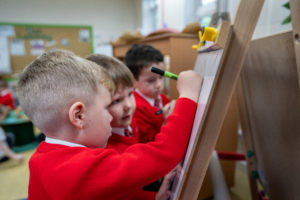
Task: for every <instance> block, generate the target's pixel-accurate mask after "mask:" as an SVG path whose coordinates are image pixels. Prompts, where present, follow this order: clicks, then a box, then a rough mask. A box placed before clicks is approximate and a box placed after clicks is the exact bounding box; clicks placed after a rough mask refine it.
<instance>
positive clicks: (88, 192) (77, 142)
mask: <svg viewBox="0 0 300 200" xmlns="http://www.w3.org/2000/svg"><path fill="white" fill-rule="evenodd" d="M191 79H193V82H192V83H191V81H190V80H191ZM201 82H202V78H201V77H200V76H199V75H198V74H197V73H195V72H192V71H187V72H182V73H180V74H179V77H178V81H177V88H178V92H179V94H180V98H179V99H178V100H177V102H176V105H175V108H174V111H173V113H172V114H171V115H170V116H169V117H168V120H167V122H166V125H165V126H164V127H163V128H162V129H161V132H160V133H159V134H158V135H157V137H156V138H155V141H154V142H151V143H148V144H134V145H132V146H130V147H128V148H127V149H126V150H125V151H124V152H123V153H121V154H120V153H118V152H117V151H116V150H114V149H104V148H105V146H106V143H107V140H108V138H109V137H110V135H111V127H110V122H111V120H112V116H111V115H110V113H109V111H108V109H109V106H110V104H111V95H110V92H109V91H113V90H110V88H112V87H113V84H112V83H111V79H110V78H109V76H108V75H107V73H106V72H105V71H104V70H103V69H102V68H101V67H99V66H98V65H97V64H95V63H93V62H90V61H88V60H86V59H82V58H80V57H78V56H75V55H74V54H73V53H71V52H68V51H62V50H54V51H50V52H48V53H44V54H43V55H41V56H40V57H38V58H37V59H36V60H35V61H33V62H32V63H31V64H29V65H28V66H27V67H26V68H25V69H24V71H23V72H22V74H21V75H20V79H19V82H18V86H17V94H18V97H19V101H20V105H21V107H22V108H23V110H24V112H25V114H26V115H27V116H28V117H29V118H30V119H31V120H32V122H33V123H34V124H35V125H36V126H37V127H38V128H39V129H40V130H41V131H42V132H43V133H45V135H46V140H45V141H44V142H42V143H41V144H40V145H39V147H38V148H37V151H36V152H35V153H34V154H33V156H32V157H31V159H30V161H29V169H30V180H29V190H28V194H29V199H33V200H34V199H110V200H113V199H136V198H135V194H134V192H135V191H133V190H132V188H141V187H143V186H144V185H147V184H149V183H151V182H153V181H155V180H157V179H158V178H159V177H162V176H163V175H164V174H166V173H168V172H169V171H171V170H172V169H173V168H174V167H175V166H176V165H177V164H178V162H179V161H180V160H181V159H182V158H183V156H184V153H185V149H186V147H187V142H188V138H189V135H190V132H191V129H192V125H193V118H194V115H195V111H196V107H197V103H196V102H197V99H198V96H199V91H200V87H201Z"/></svg>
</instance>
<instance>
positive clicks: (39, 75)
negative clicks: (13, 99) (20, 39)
mask: <svg viewBox="0 0 300 200" xmlns="http://www.w3.org/2000/svg"><path fill="white" fill-rule="evenodd" d="M103 86H104V87H106V88H108V89H109V90H113V83H112V81H111V79H110V78H109V76H108V75H107V73H106V72H105V71H104V70H103V69H101V68H100V67H98V66H97V65H96V64H95V63H93V62H90V61H88V60H86V59H83V58H80V57H78V56H76V55H75V54H73V53H72V52H70V51H66V50H53V51H49V52H47V53H44V54H42V55H41V56H39V57H38V58H37V59H36V60H34V61H33V62H32V63H31V64H29V65H28V66H27V67H26V68H25V69H24V71H23V72H22V73H21V75H20V78H19V81H18V84H17V94H18V98H19V100H20V105H21V107H22V109H23V110H24V112H25V114H26V115H27V116H28V117H29V118H30V119H31V120H32V122H33V123H34V124H35V125H36V126H37V127H38V128H39V129H40V130H41V131H43V132H46V131H48V132H49V131H57V128H56V127H60V125H61V124H62V123H64V122H65V120H66V117H65V116H64V115H63V112H64V111H65V107H66V106H68V105H72V103H74V102H75V101H77V100H80V101H83V103H85V104H86V105H87V106H88V105H90V104H91V103H92V102H91V101H92V100H93V99H94V98H91V97H92V96H93V95H96V94H99V91H101V88H102V87H103Z"/></svg>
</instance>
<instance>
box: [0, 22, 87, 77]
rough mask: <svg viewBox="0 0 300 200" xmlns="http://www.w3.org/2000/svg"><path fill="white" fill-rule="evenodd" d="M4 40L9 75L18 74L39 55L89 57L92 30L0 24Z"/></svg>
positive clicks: (77, 26)
mask: <svg viewBox="0 0 300 200" xmlns="http://www.w3.org/2000/svg"><path fill="white" fill-rule="evenodd" d="M0 37H2V39H4V40H6V43H7V45H6V47H2V49H3V48H4V51H5V48H7V51H6V52H7V54H9V56H8V59H9V62H8V63H10V72H11V74H13V73H17V72H20V71H22V70H23V69H24V67H25V66H26V65H28V64H29V63H30V62H31V61H33V60H34V59H35V58H36V57H37V56H39V55H41V54H42V53H43V52H45V51H48V50H50V49H53V48H58V49H67V50H70V51H72V52H74V53H75V54H77V55H79V56H82V57H84V56H87V55H88V54H91V53H93V38H92V27H91V26H84V25H49V24H47V25H46V24H20V23H5V22H0Z"/></svg>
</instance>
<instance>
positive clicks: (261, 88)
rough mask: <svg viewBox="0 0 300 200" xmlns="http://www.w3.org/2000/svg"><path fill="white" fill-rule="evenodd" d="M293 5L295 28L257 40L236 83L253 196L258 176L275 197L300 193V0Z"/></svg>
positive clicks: (256, 194)
mask: <svg viewBox="0 0 300 200" xmlns="http://www.w3.org/2000/svg"><path fill="white" fill-rule="evenodd" d="M290 7H291V12H292V24H293V31H288V32H284V33H280V34H276V35H271V36H268V37H265V38H261V39H257V40H254V41H252V42H251V43H250V47H249V50H248V54H247V57H246V59H245V63H244V67H243V70H242V72H241V78H240V82H239V84H238V87H237V94H238V95H237V96H238V104H239V111H240V119H241V126H242V130H243V136H244V141H245V146H246V149H247V155H248V156H247V167H248V175H249V181H250V189H251V195H252V199H259V193H258V182H259V183H260V184H261V185H262V186H263V189H264V191H265V193H266V194H267V196H269V197H270V199H272V200H273V199H275V200H276V199H298V198H299V196H300V190H299V182H300V175H299V168H300V161H299V159H298V158H299V156H300V148H299V143H300V123H299V122H300V89H299V84H300V81H299V78H300V76H299V75H300V74H299V70H300V44H299V41H298V39H299V31H300V21H299V20H298V19H300V13H299V12H300V2H299V1H297V0H291V1H290ZM297 69H298V72H297Z"/></svg>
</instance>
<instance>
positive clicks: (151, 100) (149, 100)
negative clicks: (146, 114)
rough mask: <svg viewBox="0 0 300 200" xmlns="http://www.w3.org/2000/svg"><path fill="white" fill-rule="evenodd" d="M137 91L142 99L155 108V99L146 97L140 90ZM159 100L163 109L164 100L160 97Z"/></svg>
mask: <svg viewBox="0 0 300 200" xmlns="http://www.w3.org/2000/svg"><path fill="white" fill-rule="evenodd" d="M135 91H136V92H137V93H138V94H139V95H140V96H141V97H143V98H144V99H145V100H146V101H147V102H148V103H149V104H150V105H151V106H154V102H155V99H153V98H149V97H146V96H145V95H143V94H142V92H141V91H139V89H137V88H136V89H135ZM158 98H159V99H160V103H159V104H160V105H159V107H160V108H161V107H162V100H161V97H160V95H159V96H158Z"/></svg>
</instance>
